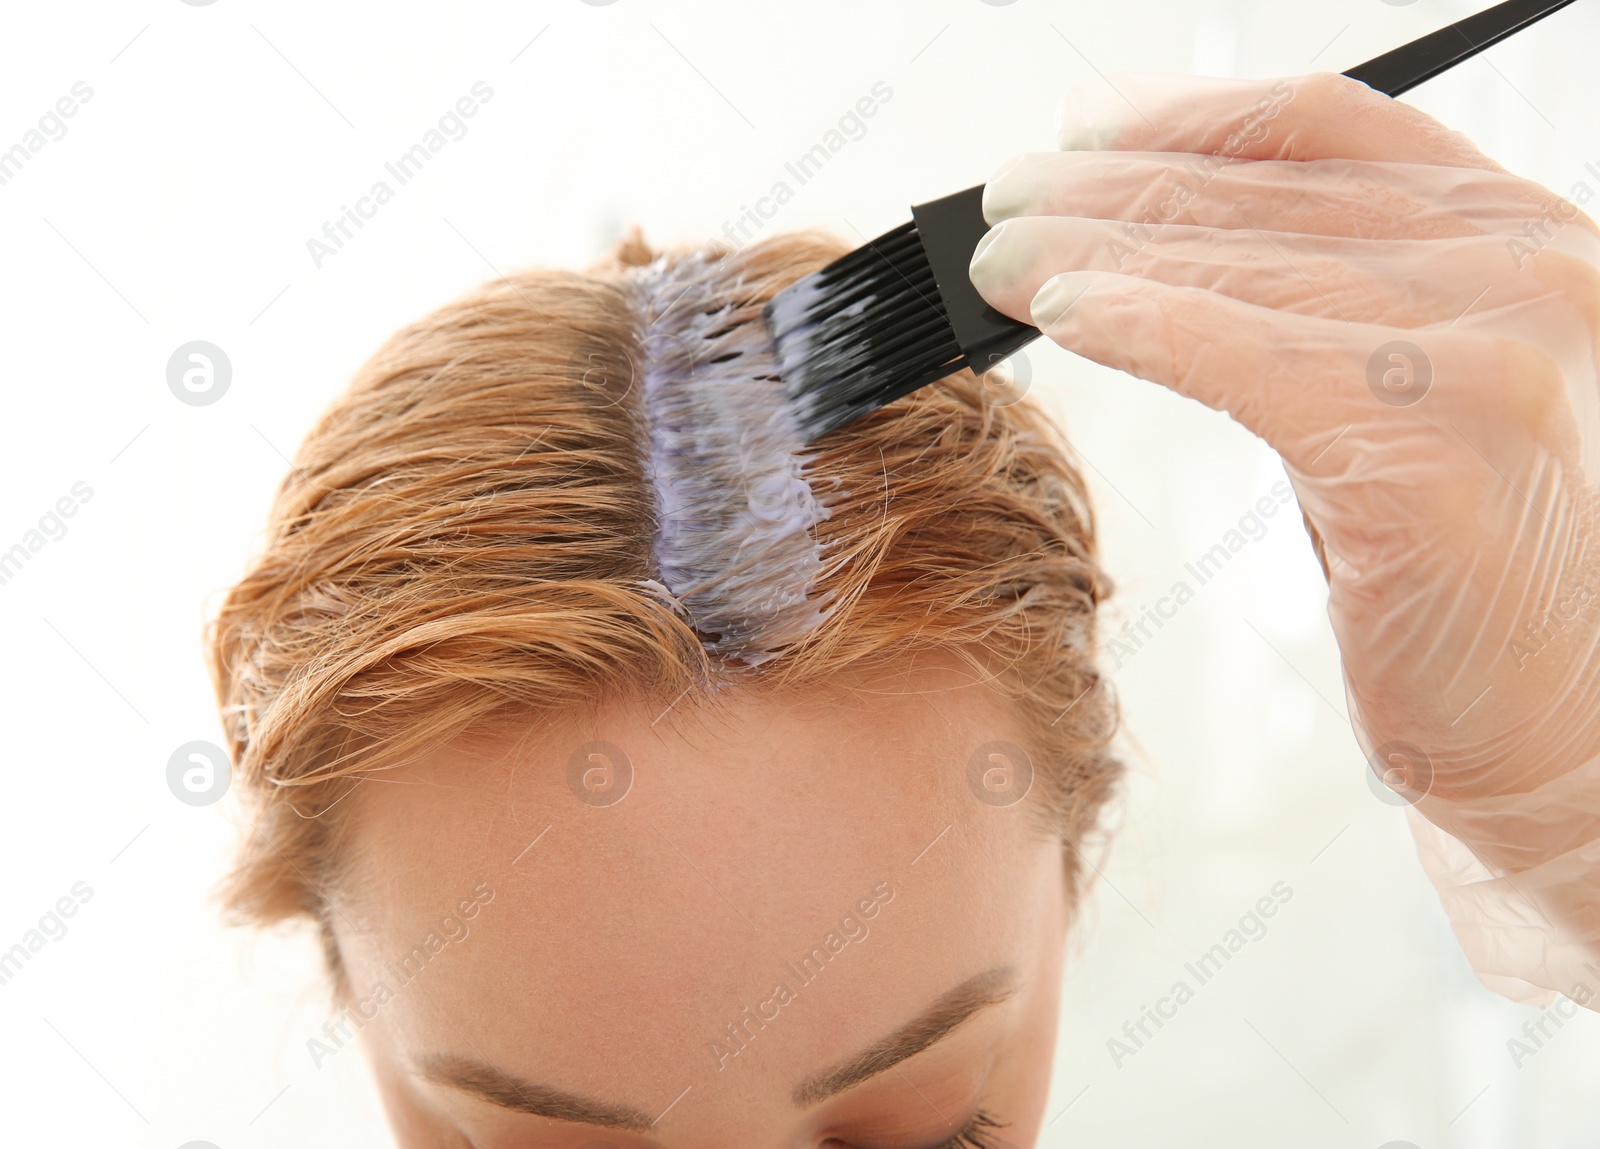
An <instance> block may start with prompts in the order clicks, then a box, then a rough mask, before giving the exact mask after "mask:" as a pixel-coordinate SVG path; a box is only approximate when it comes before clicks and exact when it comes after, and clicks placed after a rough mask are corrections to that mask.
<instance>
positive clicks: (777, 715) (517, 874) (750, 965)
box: [336, 669, 1059, 1094]
mask: <svg viewBox="0 0 1600 1149" xmlns="http://www.w3.org/2000/svg"><path fill="white" fill-rule="evenodd" d="M966 677H967V676H964V675H961V674H959V673H955V672H952V671H949V670H948V669H946V670H935V671H921V672H916V673H913V674H905V675H899V676H896V677H895V678H893V679H892V680H891V679H879V680H877V681H874V682H862V683H860V684H857V685H858V686H859V687H860V688H859V689H856V690H853V691H851V692H849V693H841V692H839V691H830V692H829V693H828V694H827V695H826V696H824V695H821V694H815V695H804V696H796V697H789V698H786V699H775V698H772V697H759V696H755V695H750V696H746V697H730V698H727V699H724V700H722V701H719V703H718V704H717V705H715V706H714V707H709V708H706V707H697V708H695V709H694V710H693V711H689V710H685V712H684V713H683V714H682V715H677V716H674V715H672V714H670V713H669V714H668V715H667V716H665V717H663V716H662V715H661V714H660V713H659V712H658V711H657V710H653V709H652V708H646V707H639V706H633V705H624V704H616V705H609V706H602V707H599V708H597V709H596V710H595V711H594V712H593V713H592V714H588V715H585V716H583V717H581V718H577V717H568V718H565V719H562V720H561V721H557V722H548V723H546V722H540V723H538V724H536V725H530V726H529V727H528V728H525V729H520V730H511V731H507V732H503V733H500V734H497V735H495V736H493V737H487V736H479V737H474V738H470V739H462V740H458V741H457V742H456V743H454V744H451V745H449V746H446V747H444V748H442V749H440V750H439V751H437V752H435V753H433V754H431V755H429V756H428V757H427V758H426V759H424V760H421V761H418V762H417V763H415V764H413V765H411V766H408V767H405V768H404V769H402V770H400V771H395V772H393V773H390V774H388V775H385V776H383V777H382V778H381V779H379V780H374V781H371V782H369V783H367V784H365V785H363V786H362V787H361V788H360V789H358V791H357V792H356V794H355V795H354V796H353V798H352V801H353V802H354V803H355V808H354V809H353V810H352V812H351V816H352V835H351V838H350V842H349V846H350V848H351V859H352V865H353V876H354V877H355V878H356V883H355V885H356V887H357V888H359V889H361V890H362V891H363V892H362V893H360V894H359V895H357V896H356V897H355V898H353V899H352V900H350V901H349V903H348V904H346V905H343V906H341V907H340V908H341V910H343V911H344V912H343V913H341V914H340V915H337V916H336V919H337V925H336V930H337V932H338V934H339V936H340V944H341V950H342V951H343V952H344V955H345V959H346V963H347V965H348V966H349V971H350V974H351V980H352V984H353V988H354V992H355V993H356V994H358V995H361V994H366V993H371V992H372V991H373V988H374V987H375V985H376V984H377V983H378V982H380V981H383V980H384V979H385V978H387V979H388V984H387V988H388V989H389V990H391V991H394V990H396V989H397V986H396V985H395V984H393V983H394V981H395V980H396V977H397V976H403V975H404V973H405V970H406V969H407V968H409V967H406V966H404V964H403V963H404V959H405V958H406V956H407V955H408V954H412V953H413V952H414V951H415V949H416V946H417V945H418V944H419V943H422V944H423V946H424V950H425V951H429V950H432V949H436V950H437V952H436V953H434V952H429V953H428V954H427V956H426V958H422V957H420V956H419V957H414V958H412V961H411V964H412V966H419V965H420V964H421V963H422V962H423V961H426V965H427V968H426V974H425V976H419V977H415V978H414V979H413V980H411V981H410V982H409V983H408V984H407V985H406V987H405V989H404V990H403V992H399V993H396V994H395V1000H394V1002H393V1003H392V1004H391V1005H388V1006H386V1007H385V1009H384V1015H385V1024H387V1025H390V1026H392V1027H393V1028H394V1032H396V1033H397V1034H399V1035H400V1038H399V1040H400V1043H401V1045H402V1046H403V1047H405V1050H404V1051H405V1052H406V1053H409V1054H412V1055H415V1054H420V1053H424V1052H441V1051H450V1052H460V1053H471V1054H472V1055H474V1056H478V1057H481V1058H484V1059H488V1060H492V1061H495V1062H496V1063H498V1064H501V1065H502V1066H505V1067H508V1068H510V1067H514V1068H515V1069H516V1070H517V1071H518V1072H521V1073H524V1074H526V1075H528V1076H530V1077H533V1078H535V1079H538V1080H551V1081H553V1082H554V1081H558V1082H559V1084H561V1085H562V1086H564V1087H567V1088H571V1089H575V1090H576V1089H583V1088H589V1089H592V1090H594V1091H596V1092H602V1093H611V1094H614V1093H615V1092H616V1091H617V1088H618V1082H619V1079H620V1080H623V1081H625V1082H626V1083H627V1086H628V1087H629V1088H630V1089H631V1088H637V1089H645V1090H647V1089H650V1088H653V1087H656V1086H659V1087H660V1088H662V1089H665V1088H668V1087H669V1086H670V1079H671V1077H672V1074H673V1073H674V1072H681V1070H682V1069H683V1068H684V1067H685V1065H686V1063H687V1065H688V1066H692V1067H695V1068H697V1069H699V1068H705V1069H714V1068H715V1064H714V1060H713V1054H712V1052H711V1045H710V1043H711V1042H712V1041H715V1040H717V1039H718V1038H719V1037H721V1038H723V1040H724V1041H725V1040H726V1038H725V1037H724V1036H723V1035H724V1031H725V1027H726V1026H727V1025H728V1023H730V1022H737V1021H738V1019H739V1018H740V1016H741V1012H742V1011H743V1010H744V1009H745V1008H746V1007H750V1008H751V1009H754V1008H755V1007H756V1006H757V1004H758V1003H760V1002H762V1001H763V1000H770V999H771V998H772V995H773V992H774V990H775V988H776V987H777V986H778V985H779V984H783V985H784V986H785V987H786V988H787V989H789V990H790V991H791V993H795V995H796V1001H795V1003H794V1008H793V1009H791V1010H790V1015H791V1017H792V1018H793V1020H792V1021H786V1022H785V1024H784V1026H783V1027H782V1030H781V1032H775V1034H774V1039H773V1040H772V1041H771V1042H769V1043H768V1045H767V1046H766V1048H767V1049H769V1050H771V1051H772V1052H773V1056H772V1057H771V1058H769V1059H768V1060H767V1065H768V1066H769V1067H770V1068H772V1069H773V1070H774V1072H777V1071H778V1067H779V1066H785V1067H788V1066H793V1065H803V1066H805V1067H806V1068H807V1069H808V1070H815V1069H817V1068H820V1066H821V1063H825V1062H826V1061H827V1060H828V1059H829V1058H832V1057H836V1056H839V1055H840V1054H842V1053H845V1052H849V1051H852V1050H854V1049H855V1048H857V1047H858V1046H859V1045H860V1044H861V1038H860V1037H859V1036H858V1035H857V1034H854V1033H851V1032H850V1030H849V1029H848V1028H845V1029H843V1030H842V1033H841V1029H840V1026H839V1025H838V1024H837V1021H838V1019H839V1017H841V1016H844V1017H849V1018H852V1019H854V1024H856V1025H859V1026H861V1027H862V1028H863V1030H864V1032H867V1033H872V1032H875V1031H876V1030H877V1029H878V1028H881V1027H887V1026H893V1025H897V1024H899V1023H901V1022H903V1021H905V1020H906V1019H907V1018H908V1017H910V1016H911V1015H912V1014H914V1013H916V1012H917V1011H919V1010H921V1009H922V1008H924V1007H925V1006H926V1005H927V1004H928V1003H929V1002H931V1001H932V1000H933V999H934V998H936V997H937V996H938V995H939V994H941V993H943V992H944V991H946V990H948V989H949V988H950V987H951V986H953V985H955V984H957V983H959V982H960V981H962V980H963V979H965V978H967V977H970V976H972V975H973V974H975V973H977V972H979V971H980V970H982V969H986V968H988V967H990V966H993V965H995V964H999V963H1003V962H1008V961H1009V962H1017V961H1018V955H1019V954H1020V953H1021V952H1022V951H1025V950H1026V949H1027V947H1028V946H1029V944H1030V940H1031V938H1032V937H1033V931H1034V930H1035V929H1036V928H1037V923H1038V921H1039V920H1040V916H1041V915H1039V914H1038V912H1037V904H1038V899H1039V898H1040V897H1049V896H1051V893H1050V891H1051V888H1052V883H1051V882H1050V881H1049V880H1048V876H1053V867H1051V866H1048V865H1046V866H1041V865H1040V864H1039V860H1040V859H1041V858H1050V857H1058V856H1059V854H1058V848H1054V847H1051V846H1049V844H1048V843H1042V842H1041V841H1040V840H1039V837H1038V835H1037V832H1036V831H1035V830H1034V829H1033V826H1034V822H1033V821H1032V820H1031V819H1030V817H1029V816H1028V813H1027V812H1026V811H1025V809H1024V807H1025V805H1026V802H1024V803H1021V804H1018V805H1016V806H1000V805H995V804H993V803H991V802H986V801H981V800H979V799H978V798H977V797H976V796H975V795H974V793H973V792H972V790H971V788H970V786H969V781H968V779H969V760H970V759H971V758H972V756H973V754H974V752H975V751H978V750H980V748H981V747H984V746H986V745H987V744H990V743H993V742H996V741H1002V742H1007V743H1012V744H1019V743H1023V742H1025V741H1026V738H1025V735H1024V733H1023V732H1022V731H1021V730H1020V729H1019V728H1018V726H1017V724H1016V719H1015V716H1014V715H1013V714H1012V712H1011V710H1010V708H1009V706H1008V705H1007V704H1006V703H1005V702H1004V701H1003V700H1000V699H998V698H996V697H995V696H994V695H992V694H991V693H990V692H989V691H987V690H986V689H984V688H982V687H978V686H972V685H964V684H963V683H964V681H965V679H966ZM1056 896H1059V895H1056ZM463 903H465V904H463ZM469 912H470V914H471V917H470V918H468V917H467V916H466V915H467V914H468V913H469ZM430 935H431V936H432V937H433V938H434V941H432V942H431V943H430V942H429V941H428V938H429V937H430ZM808 962H809V964H808ZM1023 964H1025V963H1023ZM807 981H814V983H815V988H816V989H822V990H825V993H817V992H814V991H810V990H807V991H801V986H802V984H803V983H806V982H807ZM801 997H804V998H805V1000H804V1001H803V1002H802V1001H801V1000H800V998H801ZM770 1008H774V1007H769V1009H770ZM468 1042H470V1048H468V1047H467V1043H468ZM779 1047H782V1052H781V1053H780V1052H779ZM619 1058H621V1059H625V1061H626V1063H627V1064H628V1065H629V1066H630V1070H629V1071H628V1072H627V1073H625V1074H621V1077H620V1078H619V1073H620V1071H619V1069H618V1059H619ZM747 1060H748V1059H747ZM701 1062H703V1063H704V1065H703V1066H702V1065H701V1064H700V1063H701ZM635 1066H637V1067H638V1071H637V1072H634V1071H633V1069H632V1067H635ZM741 1068H742V1067H741ZM787 1071H788V1070H787V1068H786V1069H785V1070H784V1072H787ZM653 1074H659V1075H660V1077H661V1080H660V1081H659V1082H657V1081H653V1080H652V1075H653Z"/></svg>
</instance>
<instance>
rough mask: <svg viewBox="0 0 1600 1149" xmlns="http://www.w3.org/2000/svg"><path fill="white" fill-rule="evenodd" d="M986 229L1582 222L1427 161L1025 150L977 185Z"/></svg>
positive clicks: (1533, 190)
mask: <svg viewBox="0 0 1600 1149" xmlns="http://www.w3.org/2000/svg"><path fill="white" fill-rule="evenodd" d="M983 214H984V218H985V219H987V220H988V221H989V222H990V223H999V222H1000V221H1001V220H1003V219H1010V218H1012V217H1014V216H1019V215H1078V216H1091V217H1093V218H1096V219H1121V220H1129V221H1132V222H1135V223H1139V224H1142V225H1144V226H1146V227H1153V226H1155V225H1158V224H1162V223H1179V224H1197V225H1199V226H1202V227H1233V228H1243V227H1259V228H1263V229H1270V230H1272V231H1300V232H1308V233H1313V234H1317V235H1342V236H1356V237H1361V238H1368V239H1372V238H1380V237H1392V238H1401V237H1408V236H1409V237H1412V238H1419V239H1433V238H1439V237H1441V236H1456V235H1476V234H1480V233H1483V232H1496V233H1501V234H1521V233H1523V232H1524V231H1525V229H1526V228H1527V226H1528V225H1529V224H1530V222H1536V221H1541V220H1543V221H1547V224H1546V226H1548V227H1552V228H1562V227H1565V226H1567V225H1568V224H1569V223H1571V222H1574V221H1582V222H1583V223H1584V224H1585V225H1586V226H1588V227H1589V228H1591V229H1592V228H1593V224H1592V223H1590V222H1589V220H1588V217H1587V216H1585V215H1584V214H1583V213H1582V212H1581V211H1579V210H1578V209H1577V207H1576V206H1575V205H1573V204H1571V203H1569V202H1567V201H1566V200H1563V199H1561V198H1560V197H1559V196H1557V195H1556V194H1555V193H1553V192H1551V191H1549V190H1548V189H1546V188H1543V187H1540V186H1539V185H1538V184H1535V183H1532V182H1530V181H1528V180H1524V179H1520V178H1518V177H1516V176H1513V175H1509V174H1507V173H1504V172H1489V171H1480V170H1476V169H1468V168H1450V167H1432V166H1429V165H1426V164H1407V163H1389V162H1366V161H1359V160H1337V159H1334V160H1311V161H1306V162H1290V161H1273V160H1260V161H1255V162H1249V161H1234V160H1227V161H1224V160H1219V159H1217V158H1216V157H1214V156H1197V155H1192V154H1189V155H1185V154H1175V153H1172V152H1027V153H1024V154H1022V155H1020V156H1017V157H1016V158H1014V159H1013V160H1011V161H1010V162H1009V163H1007V164H1005V165H1004V166H1002V167H1001V168H1000V170H999V171H997V172H996V173H995V174H994V175H993V176H992V177H991V178H990V180H989V182H988V183H987V184H985V185H984V193H983Z"/></svg>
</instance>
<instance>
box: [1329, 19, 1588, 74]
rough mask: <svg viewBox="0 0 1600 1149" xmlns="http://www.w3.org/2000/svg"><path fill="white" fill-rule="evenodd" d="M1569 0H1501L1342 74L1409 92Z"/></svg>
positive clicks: (1534, 21)
mask: <svg viewBox="0 0 1600 1149" xmlns="http://www.w3.org/2000/svg"><path fill="white" fill-rule="evenodd" d="M1572 2H1573V0H1505V3H1503V4H1496V5H1495V6H1494V7H1493V8H1486V9H1484V10H1483V11H1482V12H1479V13H1477V14H1476V15H1473V16H1468V17H1467V18H1466V19H1465V20H1457V21H1456V22H1455V23H1454V24H1451V25H1450V26H1449V27H1448V28H1440V29H1439V30H1438V31H1437V32H1430V33H1428V35H1426V36H1423V37H1422V38H1421V39H1419V40H1413V41H1411V43H1409V44H1403V45H1401V46H1400V47H1398V48H1396V49H1395V50H1394V51H1392V52H1385V53H1384V54H1383V55H1381V56H1379V57H1377V58H1376V59H1373V60H1368V61H1367V62H1366V63H1365V64H1357V65H1356V66H1355V67H1354V68H1351V69H1350V70H1349V71H1348V72H1346V73H1345V75H1346V76H1349V77H1350V78H1351V79H1352V80H1360V81H1361V82H1362V83H1363V84H1365V85H1367V87H1369V88H1375V89H1377V90H1378V91H1380V92H1383V93H1384V94H1385V95H1389V96H1398V95H1399V94H1400V93H1401V92H1409V91H1410V90H1411V89H1412V88H1415V87H1416V86H1417V85H1418V84H1420V83H1422V82H1423V81H1424V80H1431V79H1433V78H1434V77H1435V76H1437V75H1438V74H1439V73H1440V72H1443V71H1445V70H1446V69H1449V68H1453V67H1455V66H1456V65H1457V64H1459V63H1461V61H1463V60H1470V59H1471V58H1472V57H1474V56H1476V55H1477V54H1478V53H1479V52H1481V51H1483V50H1484V49H1485V48H1487V47H1489V46H1490V45H1491V44H1498V43H1499V42H1500V41H1501V40H1504V39H1505V38H1506V37H1507V36H1509V35H1511V34H1512V33H1513V32H1520V31H1521V30H1522V29H1524V28H1526V27H1527V26H1528V25H1529V24H1533V23H1536V22H1537V21H1540V20H1543V19H1544V18H1545V17H1546V16H1548V15H1550V13H1552V12H1558V11H1560V10H1561V9H1562V8H1565V7H1566V6H1567V5H1568V4H1571V3H1572Z"/></svg>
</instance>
